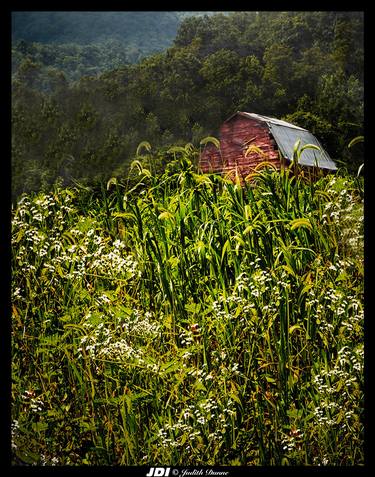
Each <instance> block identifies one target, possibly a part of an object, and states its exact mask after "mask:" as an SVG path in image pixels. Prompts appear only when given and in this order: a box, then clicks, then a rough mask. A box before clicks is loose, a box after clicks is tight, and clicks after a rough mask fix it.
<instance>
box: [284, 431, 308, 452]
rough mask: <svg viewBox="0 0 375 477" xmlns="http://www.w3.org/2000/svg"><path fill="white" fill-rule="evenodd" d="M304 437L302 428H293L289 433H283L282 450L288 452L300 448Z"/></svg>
mask: <svg viewBox="0 0 375 477" xmlns="http://www.w3.org/2000/svg"><path fill="white" fill-rule="evenodd" d="M302 439H303V432H302V431H301V430H300V429H291V430H290V432H289V433H288V434H286V433H283V437H282V439H281V447H282V450H283V451H284V452H286V453H289V452H292V451H294V450H299V448H300V447H301V443H302Z"/></svg>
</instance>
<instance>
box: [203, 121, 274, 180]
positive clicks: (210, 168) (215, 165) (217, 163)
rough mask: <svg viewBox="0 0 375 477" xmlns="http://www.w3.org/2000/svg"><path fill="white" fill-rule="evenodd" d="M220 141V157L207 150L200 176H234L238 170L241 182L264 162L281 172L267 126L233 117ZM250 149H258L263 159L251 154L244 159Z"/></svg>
mask: <svg viewBox="0 0 375 477" xmlns="http://www.w3.org/2000/svg"><path fill="white" fill-rule="evenodd" d="M219 139H220V144H221V155H220V153H219V151H218V150H217V149H216V148H215V147H214V146H212V145H209V146H207V147H206V148H205V150H204V151H203V153H202V155H201V157H200V162H199V166H200V170H201V171H202V172H206V173H208V172H223V173H224V174H228V175H229V176H234V174H235V171H236V170H237V172H238V174H239V175H240V176H241V177H243V178H244V177H246V176H247V175H248V174H250V173H251V172H252V171H253V170H254V167H255V166H256V165H257V164H259V163H260V162H263V161H266V160H267V161H269V162H271V163H272V164H274V165H275V167H276V168H277V169H279V168H280V160H279V153H278V150H277V147H276V144H275V141H274V140H273V138H272V137H271V136H270V134H269V129H268V126H267V124H266V123H263V122H260V121H257V120H255V119H250V118H246V117H243V116H240V115H237V116H234V117H233V118H232V119H230V120H229V121H227V122H225V123H224V124H223V125H222V126H221V128H220V134H219ZM249 145H254V146H257V147H258V148H260V149H261V150H262V151H263V153H264V154H265V155H264V156H263V155H260V154H259V153H256V152H253V153H251V154H249V155H248V156H247V157H245V151H246V149H247V147H248V146H249Z"/></svg>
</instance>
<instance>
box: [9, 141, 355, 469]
mask: <svg viewBox="0 0 375 477" xmlns="http://www.w3.org/2000/svg"><path fill="white" fill-rule="evenodd" d="M175 152H176V163H175V164H174V165H171V166H170V168H169V170H168V171H167V172H166V173H165V174H164V175H163V176H161V177H154V176H153V175H152V174H151V173H150V172H149V170H148V169H144V167H143V166H142V164H141V163H139V164H138V165H136V164H135V165H134V167H135V168H136V170H137V174H138V173H139V175H138V178H139V183H133V184H132V186H131V187H130V185H129V184H128V183H126V182H124V183H123V184H122V183H121V181H114V180H113V181H110V182H109V183H108V190H106V189H105V188H104V187H103V188H102V189H101V190H99V191H96V192H95V191H91V192H90V191H89V190H84V189H79V188H76V189H61V188H57V189H56V190H55V191H54V192H53V193H51V194H49V195H47V194H38V195H35V196H25V197H24V198H23V199H22V200H21V201H20V202H19V203H18V205H17V207H16V208H15V210H14V211H13V221H12V247H13V259H12V260H13V262H12V263H13V279H12V310H13V324H12V352H13V360H12V447H13V451H14V462H15V463H19V462H25V463H28V464H39V465H40V464H42V465H43V464H47V465H81V464H90V465H91V464H102V465H116V464H125V465H142V464H147V465H156V464H175V465H177V464H180V465H199V464H202V465H203V464H207V465H210V464H211V465H212V464H223V465H224V464H225V465H238V464H243V465H280V464H286V465H352V464H363V422H362V420H363V361H364V356H363V211H362V205H363V204H362V198H361V197H362V196H363V194H361V191H360V189H359V186H360V184H359V182H358V181H356V180H354V179H352V178H351V177H349V176H346V177H339V176H338V177H334V176H328V177H323V178H321V179H320V180H319V181H317V182H312V183H309V182H305V181H303V180H302V179H301V178H300V177H298V176H296V177H294V176H293V177H290V175H289V174H288V173H287V172H286V171H282V173H281V174H280V173H277V172H273V171H269V170H267V169H264V170H262V171H259V173H258V174H257V178H256V179H257V180H256V184H257V185H256V187H253V186H252V185H250V184H247V185H246V184H245V185H244V187H241V186H239V185H236V184H234V183H232V182H230V181H227V180H225V179H222V178H221V177H219V176H204V175H197V174H195V173H194V170H193V168H192V165H191V162H190V160H189V158H190V156H191V154H192V153H193V152H192V151H191V148H189V147H187V148H178V149H176V151H175ZM148 159H149V160H151V159H150V158H148ZM130 189H132V191H130Z"/></svg>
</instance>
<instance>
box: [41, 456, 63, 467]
mask: <svg viewBox="0 0 375 477" xmlns="http://www.w3.org/2000/svg"><path fill="white" fill-rule="evenodd" d="M59 463H60V461H59V459H58V458H57V457H55V456H54V457H51V458H50V457H47V456H45V455H44V454H41V456H40V463H39V464H40V465H43V466H45V465H52V466H53V465H58V464H59Z"/></svg>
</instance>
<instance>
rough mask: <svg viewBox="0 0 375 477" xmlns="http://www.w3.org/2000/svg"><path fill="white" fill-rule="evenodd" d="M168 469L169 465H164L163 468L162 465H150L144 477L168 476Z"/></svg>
mask: <svg viewBox="0 0 375 477" xmlns="http://www.w3.org/2000/svg"><path fill="white" fill-rule="evenodd" d="M170 471H171V468H170V467H166V468H165V469H164V468H163V467H151V469H150V472H149V473H148V474H146V477H168V475H169V472H170Z"/></svg>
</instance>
